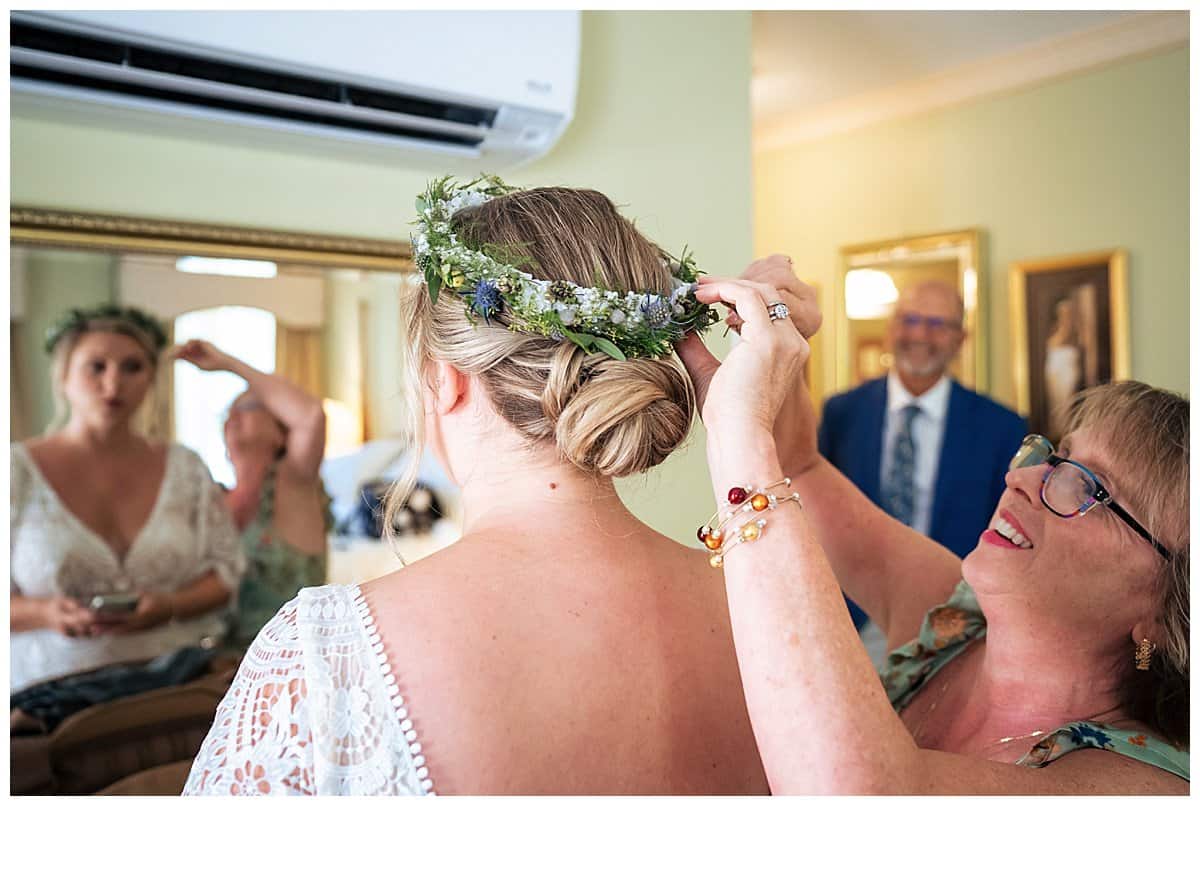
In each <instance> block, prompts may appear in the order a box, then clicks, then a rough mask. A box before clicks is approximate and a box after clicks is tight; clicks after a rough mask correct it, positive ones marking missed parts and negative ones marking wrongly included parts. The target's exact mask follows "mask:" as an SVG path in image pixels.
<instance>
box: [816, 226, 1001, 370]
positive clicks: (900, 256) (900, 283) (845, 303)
mask: <svg viewBox="0 0 1200 880" xmlns="http://www.w3.org/2000/svg"><path fill="white" fill-rule="evenodd" d="M983 277H984V273H983V271H982V266H981V241H980V233H979V231H978V230H974V229H967V230H962V231H958V232H946V233H939V234H936V235H922V236H919V237H915V238H898V239H892V240H889V241H877V242H870V243H867V244H859V245H851V246H848V247H844V248H842V250H841V269H840V272H839V284H838V290H837V291H836V295H835V296H834V298H833V300H834V310H833V311H834V314H833V315H832V318H833V325H834V327H835V332H836V353H835V363H836V367H835V372H834V383H835V384H834V388H833V389H832V390H834V391H841V390H844V389H846V388H851V387H853V386H855V385H858V384H859V383H861V382H865V381H867V380H868V379H874V378H876V377H877V376H882V375H884V374H885V373H886V372H887V371H888V368H889V367H890V366H891V355H890V353H889V352H888V351H887V335H886V328H887V321H888V317H889V316H890V314H891V311H892V308H893V306H894V305H895V302H896V299H897V297H898V295H899V292H900V291H903V290H905V289H906V288H908V287H910V286H911V285H913V284H916V283H918V282H921V281H926V280H931V279H937V280H941V281H945V282H947V283H949V284H952V285H953V286H954V287H955V288H957V289H958V290H959V291H960V293H961V294H962V297H963V305H964V309H965V314H964V328H965V330H966V339H965V340H964V342H963V345H962V349H961V350H960V351H959V354H958V356H957V357H956V358H955V360H954V362H953V363H952V364H951V373H952V374H953V375H954V377H955V378H956V379H958V381H960V382H961V383H962V384H964V385H966V386H967V387H968V388H974V389H976V390H980V391H984V390H986V389H987V352H986V332H987V328H986V327H985V326H984V315H985V314H986V311H985V308H984V290H983V283H982V279H983Z"/></svg>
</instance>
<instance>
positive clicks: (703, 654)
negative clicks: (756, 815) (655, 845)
mask: <svg viewBox="0 0 1200 880" xmlns="http://www.w3.org/2000/svg"><path fill="white" fill-rule="evenodd" d="M531 531H532V530H527V529H521V530H520V532H521V533H523V534H517V533H515V532H514V533H513V534H511V535H509V536H508V540H497V536H496V535H495V533H494V532H493V533H491V534H490V535H488V534H480V535H478V536H469V537H467V538H464V539H463V540H462V541H461V542H460V543H458V544H457V545H455V546H453V547H451V548H449V549H448V550H445V551H443V552H441V553H438V554H436V555H435V556H433V557H430V558H428V559H426V560H422V561H421V562H418V563H416V564H414V565H412V566H409V567H408V568H406V569H404V570H402V571H399V572H396V573H394V574H391V575H388V576H386V577H384V578H380V579H378V580H376V581H372V582H371V583H369V584H367V585H365V586H364V587H363V595H364V596H365V598H366V600H367V602H368V603H369V605H370V606H371V608H372V610H373V612H374V615H375V620H376V622H377V623H378V626H379V631H380V634H381V636H382V638H383V645H384V647H385V649H386V652H387V657H388V659H389V660H390V663H391V668H392V669H393V670H394V671H395V673H396V675H397V678H398V681H399V684H400V686H401V688H402V690H403V691H404V692H405V694H406V695H407V698H408V705H409V706H410V707H411V709H412V718H413V720H414V722H415V723H416V725H417V727H418V729H419V730H420V731H421V740H422V743H423V745H424V748H425V755H426V756H427V758H428V761H429V766H430V770H431V772H432V774H433V776H434V777H435V778H436V779H437V780H438V788H439V791H441V792H442V793H446V794H450V793H491V794H535V793H546V794H551V793H555V794H766V793H767V792H768V787H767V782H766V777H765V775H764V773H763V770H762V766H761V764H760V762H759V758H758V752H757V748H756V746H755V742H754V737H753V733H752V731H751V728H750V723H749V719H748V716H747V713H746V707H745V702H744V698H743V695H742V688H741V681H740V678H739V675H738V668H737V661H736V657H735V655H734V650H733V641H732V636H731V633H730V625H729V620H728V615H727V611H726V604H725V594H724V584H723V581H722V579H721V577H720V574H719V572H715V571H713V570H712V569H711V568H710V567H709V566H708V564H707V561H706V558H705V556H704V554H702V553H700V552H698V551H693V550H689V549H687V548H684V547H682V546H681V545H679V544H676V543H675V542H673V541H671V540H669V539H667V538H665V537H663V536H661V535H658V534H657V533H655V532H652V531H650V530H649V529H645V528H644V527H641V528H640V530H639V531H638V533H637V534H635V535H633V536H626V537H624V538H621V539H619V540H618V539H609V540H605V539H603V538H602V537H600V538H598V537H592V536H589V537H587V538H583V539H579V538H578V537H577V538H576V539H575V540H574V541H569V542H568V541H564V540H563V535H562V534H548V535H545V534H544V535H542V536H540V537H539V536H538V535H537V534H536V533H534V534H530V532H531Z"/></svg>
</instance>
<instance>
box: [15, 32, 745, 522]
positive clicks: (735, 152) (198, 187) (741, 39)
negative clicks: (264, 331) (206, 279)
mask: <svg viewBox="0 0 1200 880" xmlns="http://www.w3.org/2000/svg"><path fill="white" fill-rule="evenodd" d="M749 88H750V14H749V13H748V12H734V13H690V12H689V13H682V12H680V13H671V12H663V13H641V12H611V13H610V12H587V13H584V16H583V45H582V57H581V62H580V85H579V98H578V102H577V112H576V118H575V120H574V121H573V122H572V124H571V127H570V128H569V129H568V131H567V132H566V134H565V136H564V137H563V139H562V141H560V143H559V144H558V145H557V146H556V147H555V149H554V150H553V151H552V152H551V153H550V154H549V155H548V156H546V157H545V158H543V159H541V160H539V161H537V162H534V163H531V164H529V165H527V166H524V167H522V168H520V169H518V170H517V171H515V172H511V173H509V174H508V175H507V176H508V178H509V179H510V180H511V181H513V182H515V183H520V184H524V185H530V184H535V183H536V184H567V185H576V186H589V187H593V188H596V189H599V190H601V191H603V192H606V193H607V194H609V195H610V196H611V197H612V198H613V199H614V200H615V201H617V202H618V203H619V204H622V205H623V206H625V212H626V214H627V215H628V216H631V217H633V218H635V219H636V220H637V222H638V226H639V228H640V229H641V230H642V231H643V232H645V233H646V234H647V235H649V236H650V237H651V238H654V239H655V240H657V241H659V242H660V243H661V244H662V245H664V246H665V247H667V248H668V249H677V248H679V246H680V245H682V244H684V243H685V242H686V243H687V244H689V245H690V246H691V247H692V248H693V249H694V250H695V252H696V253H697V254H698V255H699V257H700V260H701V265H702V267H703V268H705V269H707V270H709V271H719V272H737V271H740V269H741V268H742V267H743V266H744V265H745V264H746V263H747V262H749V260H750V258H751V222H752V218H751V197H752V193H751V185H750V183H751V180H750V164H751V162H750V107H749ZM706 120H707V121H709V122H710V123H711V121H712V120H719V123H720V124H718V125H714V124H705V122H706ZM10 138H11V163H12V165H11V167H12V175H11V198H12V201H13V203H14V204H22V205H32V206H39V207H57V208H73V209H77V210H84V211H97V212H106V213H116V214H132V215H144V216H150V217H162V218H172V219H182V220H193V221H198V222H207V223H228V224H236V225H244V226H259V227H265V228H275V229H291V230H302V231H312V232H324V233H329V234H337V235H351V236H368V237H380V238H399V237H407V235H408V223H409V221H410V219H411V214H412V210H413V208H412V205H413V199H414V197H415V195H416V194H417V192H418V191H419V190H420V189H421V188H422V186H423V184H424V182H425V179H426V178H427V177H428V176H431V174H432V173H435V172H431V171H429V170H426V169H417V168H413V167H402V166H401V165H400V164H399V163H397V164H396V165H395V166H389V165H385V164H381V163H379V162H378V161H374V162H367V161H361V160H357V159H355V160H351V159H345V158H343V159H338V158H334V157H329V156H322V155H316V154H312V153H311V152H309V153H306V154H297V153H283V152H279V151H277V150H270V149H266V148H262V147H256V146H249V145H242V144H239V145H229V144H225V143H215V142H210V141H205V140H202V139H199V138H195V137H185V136H182V135H179V136H171V135H169V134H163V133H154V132H150V131H145V130H128V129H126V130H122V129H120V128H118V127H116V126H115V125H110V126H108V127H106V126H105V124H104V123H98V124H83V123H73V122H66V121H63V120H54V119H48V118H43V117H41V116H40V115H36V116H35V115H34V114H30V115H28V116H16V117H14V118H13V119H12V125H11V129H10ZM717 338H718V342H717V343H716V344H715V345H714V348H716V349H718V350H719V351H724V350H725V346H724V344H723V343H722V342H721V341H719V335H718V337H717ZM389 378H390V377H389ZM622 494H623V495H624V496H625V497H626V498H627V499H628V500H629V501H630V503H631V505H632V506H633V508H634V510H635V511H636V512H637V513H638V514H639V515H640V516H642V517H643V518H644V519H645V520H646V521H647V522H649V523H651V524H652V525H654V526H655V527H657V528H659V529H661V530H663V531H665V532H666V533H667V534H670V535H672V536H674V537H676V538H677V539H679V540H684V541H686V540H689V539H690V540H694V538H693V537H691V536H693V535H694V532H695V527H696V524H697V523H698V522H700V521H702V520H703V519H705V518H706V517H707V515H708V513H709V510H710V508H711V506H712V498H711V490H710V489H709V488H708V478H707V472H706V469H705V465H704V453H703V444H702V442H696V441H693V442H692V443H691V444H690V446H689V448H687V449H685V450H683V451H681V452H679V453H677V454H676V455H675V456H673V458H672V459H671V460H670V461H669V462H668V463H667V464H666V465H664V466H663V467H662V468H659V469H657V470H656V471H654V472H653V473H651V474H650V475H648V476H646V477H643V478H638V479H635V480H627V481H624V485H623V486H622Z"/></svg>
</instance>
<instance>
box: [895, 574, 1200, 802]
mask: <svg viewBox="0 0 1200 880" xmlns="http://www.w3.org/2000/svg"><path fill="white" fill-rule="evenodd" d="M986 634H987V619H986V618H985V617H984V616H983V612H982V611H981V610H980V608H979V602H978V601H977V600H976V598H975V591H974V590H972V589H971V587H970V585H969V584H968V583H967V582H966V581H960V582H959V584H958V585H957V586H956V587H955V588H954V593H953V594H952V595H951V596H950V598H949V599H948V600H947V601H946V602H945V603H944V604H942V605H938V606H936V607H934V608H931V609H930V610H929V613H928V614H926V615H925V620H924V622H923V623H922V624H921V631H920V633H918V635H917V637H916V638H915V639H913V640H912V641H911V642H909V643H908V644H906V645H901V646H900V647H899V648H897V649H896V650H894V651H892V652H891V654H889V655H888V657H887V659H886V660H885V661H884V663H883V669H882V671H881V672H880V677H881V678H882V679H883V686H884V689H885V690H886V691H887V695H888V699H890V700H891V701H892V706H893V707H894V708H895V709H896V711H897V712H899V711H900V710H901V709H903V708H904V707H905V706H907V705H908V704H909V703H911V702H912V700H913V697H915V696H916V695H917V693H918V692H919V691H920V690H921V688H922V687H924V686H925V684H926V683H927V682H928V681H929V680H930V679H931V678H933V676H934V675H936V674H937V673H938V671H939V670H940V669H941V668H942V667H943V666H945V665H946V664H947V663H949V662H950V661H951V660H953V659H954V658H955V657H957V656H958V655H959V654H961V653H962V652H963V651H964V650H966V648H967V647H968V646H969V645H970V644H971V643H972V642H974V641H975V640H976V639H981V638H983V637H984V635H986ZM1076 749H1105V750H1107V751H1110V752H1116V753H1117V754H1120V755H1124V756H1125V757H1127V758H1133V759H1134V760H1136V761H1141V762H1143V763H1145V764H1150V765H1152V766H1154V767H1158V768H1159V769H1162V770H1166V771H1167V772H1168V773H1174V774H1175V775H1176V776H1179V777H1181V778H1182V779H1185V780H1188V779H1189V775H1188V774H1189V770H1188V766H1189V753H1188V752H1185V751H1181V750H1179V749H1176V748H1173V747H1172V746H1170V745H1168V744H1167V743H1165V742H1163V741H1161V740H1159V739H1156V738H1154V737H1152V736H1150V735H1148V734H1144V733H1137V732H1136V731H1129V730H1122V729H1121V728H1118V727H1110V726H1109V725H1107V724H1099V723H1097V722H1095V721H1072V722H1071V723H1070V724H1066V725H1064V726H1062V727H1060V728H1058V729H1057V730H1053V731H1051V732H1050V733H1049V734H1047V735H1046V736H1045V737H1044V738H1043V739H1042V740H1041V741H1039V742H1038V743H1037V744H1036V745H1035V746H1034V747H1033V748H1032V749H1030V750H1029V752H1028V754H1026V755H1025V756H1024V757H1022V758H1020V759H1019V760H1018V761H1017V762H1016V763H1018V764H1021V765H1023V766H1027V767H1045V766H1046V765H1047V764H1049V763H1050V762H1052V761H1055V760H1057V759H1059V758H1061V757H1062V756H1063V755H1065V754H1067V753H1068V752H1073V751H1075V750H1076Z"/></svg>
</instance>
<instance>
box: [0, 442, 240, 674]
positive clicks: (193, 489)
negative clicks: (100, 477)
mask: <svg viewBox="0 0 1200 880" xmlns="http://www.w3.org/2000/svg"><path fill="white" fill-rule="evenodd" d="M9 455H10V476H11V482H10V485H9V525H10V532H9V550H10V554H11V555H10V590H11V591H12V593H13V594H14V595H21V596H30V597H41V598H45V597H51V596H69V597H72V598H74V599H77V600H80V601H82V602H84V603H86V602H87V601H88V600H90V599H91V597H93V596H97V595H103V594H106V593H127V592H134V593H143V592H149V593H171V592H174V591H176V590H178V589H181V588H182V587H185V586H187V585H188V584H190V583H192V582H194V581H196V580H197V579H199V578H200V577H202V576H203V575H205V574H207V573H208V572H215V573H216V574H217V575H218V576H219V577H220V578H221V580H223V581H224V582H225V583H226V584H227V585H228V586H229V588H230V589H231V590H233V591H234V595H235V597H236V592H237V584H238V581H239V580H240V578H241V575H242V571H243V569H244V568H245V559H244V556H243V554H242V549H241V544H240V542H239V539H238V533H237V529H236V528H235V526H234V524H233V521H232V520H231V519H230V517H229V513H228V512H227V511H226V509H225V504H224V501H223V499H222V497H221V487H220V486H218V485H217V484H216V483H215V482H214V481H213V479H212V476H211V474H209V472H208V468H207V467H206V466H205V464H204V462H203V461H202V460H201V459H200V457H199V456H198V455H196V453H194V452H192V451H191V450H190V449H187V448H185V447H183V446H176V445H173V446H170V447H169V448H168V450H167V462H166V470H165V471H164V473H163V480H162V484H161V486H160V487H159V490H158V497H157V498H156V500H155V502H154V507H153V508H152V510H151V513H150V517H149V519H147V520H146V523H145V525H143V526H142V530H141V531H140V532H138V534H137V537H136V538H134V541H133V543H132V544H131V545H130V547H129V551H128V552H127V553H126V554H125V558H124V559H118V558H117V555H116V554H115V553H114V552H113V549H112V547H110V546H109V545H108V544H107V543H106V542H105V541H104V540H103V539H102V538H101V537H100V536H99V535H97V534H96V533H95V532H93V531H92V530H91V529H89V528H88V527H87V526H86V525H84V524H83V522H81V521H80V520H79V519H78V518H77V517H76V516H75V515H74V514H73V513H71V511H70V510H68V509H67V508H66V506H64V505H63V503H62V500H61V499H60V498H59V497H58V495H57V493H56V492H55V491H54V489H53V488H51V486H50V483H49V482H48V481H47V480H46V478H45V476H44V475H43V474H42V472H41V471H40V470H39V469H38V467H37V464H36V463H35V462H34V461H33V459H32V458H31V457H30V455H29V452H28V450H26V449H25V447H24V446H23V445H21V444H19V443H14V444H12V445H11V446H10V448H9ZM231 605H232V602H231ZM225 614H226V612H225V610H224V609H218V610H215V611H210V612H208V613H207V614H202V615H198V616H196V617H192V618H189V619H187V620H182V621H175V622H172V623H169V624H166V625H164V626H160V627H155V628H154V629H150V630H146V631H144V632H139V633H131V634H129V635H120V636H118V635H108V636H98V637H94V638H84V637H80V638H69V637H67V636H64V635H62V634H61V633H58V632H54V631H51V630H44V629H43V630H33V631H30V632H21V633H12V635H11V639H10V642H9V658H10V665H9V669H10V674H9V686H10V688H11V689H12V690H14V691H16V690H19V689H21V688H23V687H25V686H26V685H29V684H32V683H34V682H36V681H40V680H43V679H47V678H55V677H57V676H60V675H67V674H70V673H72V672H79V671H82V670H85V669H91V668H94V667H97V666H103V665H105V664H107V663H119V662H124V661H130V660H141V659H148V658H151V657H156V656H158V655H160V654H164V653H166V652H168V651H172V650H174V649H176V648H179V647H183V646H184V645H195V644H199V643H200V642H201V640H202V639H204V638H205V637H206V636H217V635H220V633H221V632H222V630H223V628H224V626H225V620H224V616H225Z"/></svg>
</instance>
